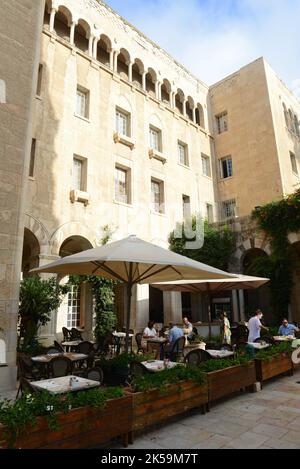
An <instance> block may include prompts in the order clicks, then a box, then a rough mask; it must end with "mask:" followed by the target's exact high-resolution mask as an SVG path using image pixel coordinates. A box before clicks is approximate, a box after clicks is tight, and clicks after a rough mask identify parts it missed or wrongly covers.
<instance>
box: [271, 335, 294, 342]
mask: <svg viewBox="0 0 300 469" xmlns="http://www.w3.org/2000/svg"><path fill="white" fill-rule="evenodd" d="M273 339H274V340H275V341H276V342H289V341H292V340H294V339H295V337H294V336H293V335H274V337H273Z"/></svg>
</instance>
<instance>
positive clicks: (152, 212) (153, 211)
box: [151, 210, 167, 218]
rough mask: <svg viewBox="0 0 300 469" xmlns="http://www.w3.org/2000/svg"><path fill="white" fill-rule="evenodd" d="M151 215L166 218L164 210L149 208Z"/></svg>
mask: <svg viewBox="0 0 300 469" xmlns="http://www.w3.org/2000/svg"><path fill="white" fill-rule="evenodd" d="M151 215H158V216H159V217H163V218H167V215H166V214H165V213H164V212H163V213H161V212H156V211H155V210H151Z"/></svg>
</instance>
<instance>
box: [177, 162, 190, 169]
mask: <svg viewBox="0 0 300 469" xmlns="http://www.w3.org/2000/svg"><path fill="white" fill-rule="evenodd" d="M178 165H179V166H181V167H182V168H185V169H189V170H190V169H191V167H190V166H188V165H186V164H182V163H179V162H178Z"/></svg>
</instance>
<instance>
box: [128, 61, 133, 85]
mask: <svg viewBox="0 0 300 469" xmlns="http://www.w3.org/2000/svg"><path fill="white" fill-rule="evenodd" d="M132 67H133V62H129V63H128V81H130V82H132Z"/></svg>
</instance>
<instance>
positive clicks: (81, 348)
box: [76, 340, 95, 368]
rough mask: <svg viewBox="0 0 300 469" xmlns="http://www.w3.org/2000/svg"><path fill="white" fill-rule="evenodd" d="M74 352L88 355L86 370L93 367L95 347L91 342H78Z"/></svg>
mask: <svg viewBox="0 0 300 469" xmlns="http://www.w3.org/2000/svg"><path fill="white" fill-rule="evenodd" d="M76 352H77V353H83V354H84V355H88V358H87V366H88V368H91V367H92V366H94V360H95V347H94V344H92V342H89V341H87V340H85V341H83V342H80V344H78V345H77V347H76Z"/></svg>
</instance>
